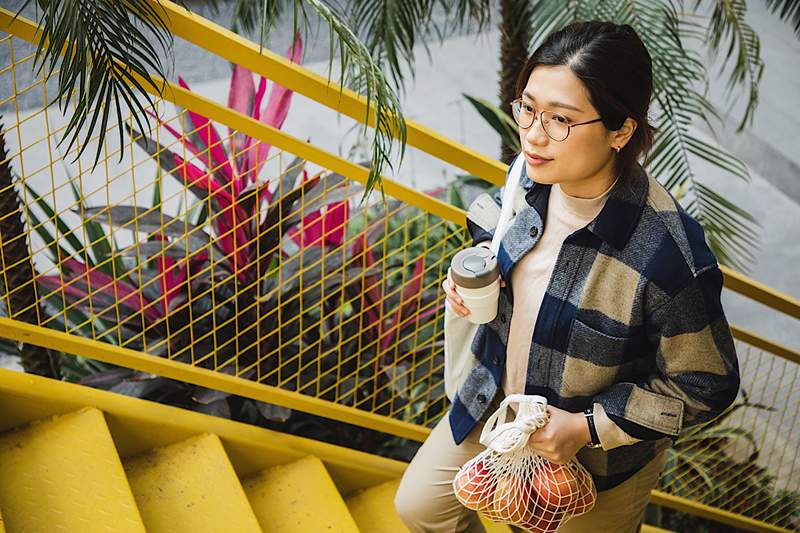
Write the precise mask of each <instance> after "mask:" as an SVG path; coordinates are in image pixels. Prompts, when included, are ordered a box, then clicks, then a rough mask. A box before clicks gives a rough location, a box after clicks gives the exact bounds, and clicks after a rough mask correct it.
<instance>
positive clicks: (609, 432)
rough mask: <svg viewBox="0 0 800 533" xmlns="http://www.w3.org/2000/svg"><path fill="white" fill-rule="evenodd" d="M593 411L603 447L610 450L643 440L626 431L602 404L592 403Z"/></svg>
mask: <svg viewBox="0 0 800 533" xmlns="http://www.w3.org/2000/svg"><path fill="white" fill-rule="evenodd" d="M592 412H593V413H594V425H595V428H596V429H597V436H598V437H599V438H600V444H601V445H602V447H603V449H604V450H606V451H608V450H612V449H614V448H618V447H620V446H628V445H630V444H635V443H637V442H641V440H642V439H637V438H636V437H632V436H630V435H628V434H627V433H625V432H624V431H623V430H622V428H621V427H619V426H618V425H617V424H616V422H614V421H613V420H611V418H610V417H609V416H608V414H607V413H606V410H605V409H604V408H603V405H602V404H599V403H594V404H592Z"/></svg>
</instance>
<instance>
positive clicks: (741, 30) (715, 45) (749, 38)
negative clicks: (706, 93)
mask: <svg viewBox="0 0 800 533" xmlns="http://www.w3.org/2000/svg"><path fill="white" fill-rule="evenodd" d="M698 3H699V0H698ZM746 13H747V4H746V2H745V1H744V0H729V1H727V2H714V9H713V11H712V13H711V17H710V19H709V28H708V30H709V31H708V34H707V35H708V39H707V42H708V45H709V49H710V51H711V52H713V53H714V54H715V55H716V54H717V53H718V52H719V51H720V48H721V47H722V46H726V47H727V49H726V51H725V66H728V65H730V63H731V57H733V56H735V58H736V61H735V62H734V63H733V69H732V70H731V74H730V77H729V78H728V86H727V89H728V92H732V91H733V90H734V89H735V88H736V87H737V86H738V85H740V84H745V83H746V84H747V85H748V90H749V95H748V101H747V107H746V108H745V111H744V116H743V117H742V120H741V122H740V123H739V126H738V128H737V131H742V130H743V129H744V127H745V126H746V125H747V124H748V123H752V120H753V112H754V111H755V109H756V106H757V105H758V85H759V81H761V76H762V74H763V72H764V62H763V61H762V59H761V41H760V39H759V38H758V34H756V32H755V31H753V28H751V27H750V25H749V24H747V23H746V22H745V15H746ZM723 71H724V69H723ZM720 74H722V72H720Z"/></svg>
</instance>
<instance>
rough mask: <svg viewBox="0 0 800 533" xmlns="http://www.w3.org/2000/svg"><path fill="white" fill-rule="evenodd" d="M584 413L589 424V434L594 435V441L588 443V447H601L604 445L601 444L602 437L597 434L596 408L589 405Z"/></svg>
mask: <svg viewBox="0 0 800 533" xmlns="http://www.w3.org/2000/svg"><path fill="white" fill-rule="evenodd" d="M583 414H584V416H585V417H586V423H587V424H589V435H591V437H592V442H590V443H588V444H587V445H586V447H587V448H601V447H602V446H603V445H602V444H600V437H599V436H598V435H597V428H596V427H595V425H594V410H593V409H592V408H591V407H587V408H586V410H585V411H584V412H583Z"/></svg>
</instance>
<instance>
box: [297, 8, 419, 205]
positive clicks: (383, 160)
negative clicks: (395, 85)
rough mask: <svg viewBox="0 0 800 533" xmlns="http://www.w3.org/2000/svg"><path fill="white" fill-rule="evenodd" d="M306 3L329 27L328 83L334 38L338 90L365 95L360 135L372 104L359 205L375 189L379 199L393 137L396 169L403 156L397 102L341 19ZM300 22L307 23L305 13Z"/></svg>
mask: <svg viewBox="0 0 800 533" xmlns="http://www.w3.org/2000/svg"><path fill="white" fill-rule="evenodd" d="M306 3H308V5H309V6H311V8H312V9H314V11H316V12H317V14H318V15H319V16H320V17H321V18H322V20H324V21H325V22H327V23H328V25H329V26H330V30H331V55H330V61H329V68H328V80H330V72H331V68H330V65H331V63H332V61H333V38H334V35H336V37H337V38H338V40H339V57H340V61H341V63H340V76H339V79H340V80H341V81H342V83H341V87H345V86H347V87H349V88H351V89H352V90H354V91H355V92H357V93H358V94H366V99H367V102H366V108H367V112H366V115H365V117H364V124H363V131H364V132H366V128H367V124H368V122H369V117H370V112H371V111H372V106H373V104H374V108H375V132H374V134H373V138H372V157H371V159H370V169H369V176H368V178H367V184H366V188H365V189H364V194H363V196H362V201H363V200H364V199H365V198H366V197H367V196H368V195H369V193H370V192H371V191H372V190H373V189H374V188H375V187H376V186H379V187H380V192H381V195H382V196H383V195H384V192H383V183H382V182H381V179H380V178H381V173H382V171H383V169H384V168H385V167H386V166H387V165H388V167H389V168H391V169H392V171H394V166H393V165H392V162H391V160H390V157H391V151H392V143H393V138H395V137H396V138H397V139H398V140H399V141H400V161H399V162H398V165H399V164H400V162H402V160H403V156H404V155H405V146H406V135H407V134H406V123H405V118H404V117H403V114H402V112H401V110H400V101H399V99H398V98H397V95H396V94H395V93H394V91H392V89H391V88H390V87H389V86H388V84H387V83H386V78H385V77H384V75H383V72H382V70H381V68H380V65H378V64H377V63H376V62H375V61H374V60H373V59H372V56H371V55H370V52H369V50H368V49H367V47H366V46H365V45H364V43H362V42H361V41H360V40H359V39H358V37H357V36H356V35H355V34H354V33H353V31H352V30H351V29H350V28H349V27H348V26H347V25H346V24H345V22H344V21H343V20H342V18H341V17H339V16H338V15H337V14H336V13H334V12H333V11H332V10H331V9H330V8H329V7H328V5H327V4H325V3H324V2H322V1H321V0H306ZM301 7H302V4H301ZM303 9H304V8H303ZM304 18H305V19H308V17H307V16H306V15H305V12H304ZM340 94H341V93H340ZM384 199H385V197H384Z"/></svg>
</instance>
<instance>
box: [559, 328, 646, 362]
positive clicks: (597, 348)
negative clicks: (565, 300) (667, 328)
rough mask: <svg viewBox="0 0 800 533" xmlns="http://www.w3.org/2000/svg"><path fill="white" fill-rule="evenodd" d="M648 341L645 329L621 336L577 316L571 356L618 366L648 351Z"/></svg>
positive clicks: (638, 357) (571, 332)
mask: <svg viewBox="0 0 800 533" xmlns="http://www.w3.org/2000/svg"><path fill="white" fill-rule="evenodd" d="M647 352H648V350H647V342H646V338H645V336H644V333H643V332H642V331H636V330H634V331H632V332H631V333H630V335H629V336H625V337H620V336H616V335H612V334H610V333H607V332H605V331H601V330H600V329H599V328H598V327H597V326H592V325H589V324H587V323H586V322H584V321H581V320H579V319H577V318H575V319H573V321H572V327H571V329H570V334H569V343H568V345H567V355H568V356H570V357H577V358H579V359H582V360H584V361H587V362H590V363H593V364H595V365H598V366H604V367H615V366H620V365H625V364H626V363H632V362H634V361H636V360H637V359H640V358H642V357H644V356H645V355H646V354H647Z"/></svg>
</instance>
